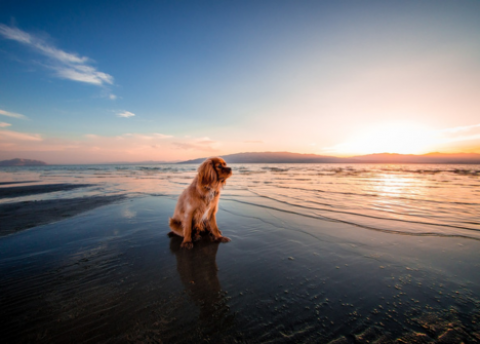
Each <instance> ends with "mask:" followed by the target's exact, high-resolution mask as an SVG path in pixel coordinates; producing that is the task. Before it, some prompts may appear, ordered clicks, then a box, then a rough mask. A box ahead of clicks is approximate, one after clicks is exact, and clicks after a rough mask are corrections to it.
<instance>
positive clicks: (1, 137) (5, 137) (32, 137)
mask: <svg viewBox="0 0 480 344" xmlns="http://www.w3.org/2000/svg"><path fill="white" fill-rule="evenodd" d="M12 140H13V141H42V140H43V139H42V137H41V136H40V135H39V134H25V133H19V132H16V131H10V130H0V141H12Z"/></svg>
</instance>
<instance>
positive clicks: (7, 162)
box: [0, 159, 47, 166]
mask: <svg viewBox="0 0 480 344" xmlns="http://www.w3.org/2000/svg"><path fill="white" fill-rule="evenodd" d="M46 164H47V163H45V162H43V161H40V160H30V159H12V160H2V161H0V166H43V165H46Z"/></svg>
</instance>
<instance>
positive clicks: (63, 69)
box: [0, 24, 113, 85]
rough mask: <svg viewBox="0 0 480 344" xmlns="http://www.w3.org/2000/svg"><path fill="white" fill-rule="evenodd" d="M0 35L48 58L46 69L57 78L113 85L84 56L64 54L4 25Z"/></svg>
mask: <svg viewBox="0 0 480 344" xmlns="http://www.w3.org/2000/svg"><path fill="white" fill-rule="evenodd" d="M0 35H1V36H3V37H4V38H6V39H10V40H13V41H16V42H18V43H21V44H23V45H26V46H28V47H30V48H32V49H33V50H34V51H36V52H37V53H39V54H42V55H44V56H46V57H48V58H49V59H50V63H49V64H48V65H47V66H48V68H50V69H53V70H54V71H55V72H56V73H55V75H56V76H57V77H59V78H63V79H68V80H73V81H79V82H85V83H89V84H94V85H104V84H113V77H112V76H111V75H109V74H107V73H103V72H100V71H98V70H97V69H96V68H94V67H92V66H91V65H89V63H91V62H92V61H91V60H90V59H89V58H88V57H86V56H79V55H77V54H75V53H68V52H65V51H63V50H61V49H58V48H56V47H55V46H54V45H53V44H51V43H49V42H46V41H45V40H44V39H41V38H39V37H36V36H34V35H32V34H30V33H27V32H25V31H22V30H20V29H19V28H16V27H10V26H7V25H4V24H0Z"/></svg>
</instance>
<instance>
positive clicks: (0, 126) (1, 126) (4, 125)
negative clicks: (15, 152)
mask: <svg viewBox="0 0 480 344" xmlns="http://www.w3.org/2000/svg"><path fill="white" fill-rule="evenodd" d="M9 126H11V124H10V123H5V122H0V128H6V127H9Z"/></svg>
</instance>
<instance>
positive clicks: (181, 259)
mask: <svg viewBox="0 0 480 344" xmlns="http://www.w3.org/2000/svg"><path fill="white" fill-rule="evenodd" d="M181 243H182V238H180V237H172V238H171V239H170V250H171V252H172V253H173V254H175V257H176V259H177V271H178V274H179V275H180V279H181V281H182V283H183V286H184V288H185V292H186V293H187V294H188V295H189V297H190V298H191V300H192V301H193V303H194V304H195V305H196V306H197V307H198V309H199V311H200V313H199V321H200V323H201V324H202V326H207V327H212V326H213V327H212V328H211V329H212V330H213V331H215V332H218V331H223V330H226V329H227V328H229V327H231V325H233V315H232V314H230V310H229V307H228V305H227V297H226V293H225V292H224V291H222V288H221V285H220V281H219V280H218V273H217V272H218V267H217V262H216V256H217V251H218V246H219V243H217V242H211V241H210V240H209V239H208V238H206V237H204V238H202V239H201V240H200V241H198V242H196V243H195V246H194V247H193V249H191V250H186V249H184V248H181V247H180V244H181ZM208 325H210V326H208Z"/></svg>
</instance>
